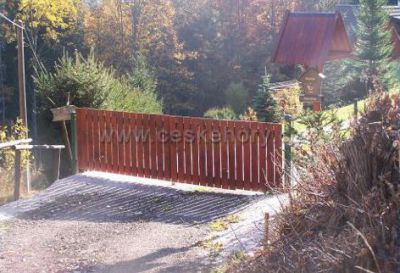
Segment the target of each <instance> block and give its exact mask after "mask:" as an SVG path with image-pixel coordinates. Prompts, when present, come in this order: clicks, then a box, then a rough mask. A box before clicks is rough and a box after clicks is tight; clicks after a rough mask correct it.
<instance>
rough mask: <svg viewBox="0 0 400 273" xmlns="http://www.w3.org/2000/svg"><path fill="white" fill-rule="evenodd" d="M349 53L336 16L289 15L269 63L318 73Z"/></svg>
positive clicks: (315, 14)
mask: <svg viewBox="0 0 400 273" xmlns="http://www.w3.org/2000/svg"><path fill="white" fill-rule="evenodd" d="M351 52H352V49H351V43H350V41H349V38H348V36H347V33H346V28H345V25H344V22H343V18H342V16H341V14H340V13H339V12H336V13H307V12H288V13H287V14H286V17H285V19H284V21H283V24H282V28H281V32H280V35H279V40H278V43H277V46H276V49H275V52H274V55H273V60H272V61H273V62H274V63H277V64H286V65H295V64H301V65H303V66H304V67H306V68H307V67H314V68H317V70H319V71H320V72H321V71H322V67H323V65H324V63H326V62H327V61H331V60H336V59H343V58H347V57H349V56H350V55H351Z"/></svg>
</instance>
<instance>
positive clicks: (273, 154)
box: [77, 108, 282, 191]
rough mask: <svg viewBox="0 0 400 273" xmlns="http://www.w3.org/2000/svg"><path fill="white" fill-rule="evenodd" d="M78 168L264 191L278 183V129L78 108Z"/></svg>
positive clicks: (236, 122)
mask: <svg viewBox="0 0 400 273" xmlns="http://www.w3.org/2000/svg"><path fill="white" fill-rule="evenodd" d="M77 133H78V141H77V142H78V166H79V169H81V170H96V171H104V172H111V173H119V174H127V175H135V176H143V177H149V178H157V179H163V180H171V181H176V182H183V183H189V184H195V185H203V186H211V187H218V188H226V189H244V190H256V191H266V190H268V189H270V188H272V187H280V186H281V184H282V125H281V124H275V123H261V122H244V121H221V120H211V119H203V118H189V117H177V116H167V115H149V114H136V113H121V112H112V111H103V110H93V109H86V108H78V109H77Z"/></svg>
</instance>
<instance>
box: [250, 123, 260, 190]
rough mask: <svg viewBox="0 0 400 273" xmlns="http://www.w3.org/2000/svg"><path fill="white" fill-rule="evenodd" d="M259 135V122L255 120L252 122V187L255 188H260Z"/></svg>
mask: <svg viewBox="0 0 400 273" xmlns="http://www.w3.org/2000/svg"><path fill="white" fill-rule="evenodd" d="M258 136H259V134H258V126H257V123H255V122H253V123H251V187H252V189H253V190H260V181H259V177H258V176H259V171H258V167H259V158H260V156H259V150H258Z"/></svg>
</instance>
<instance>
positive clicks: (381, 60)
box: [348, 0, 395, 95]
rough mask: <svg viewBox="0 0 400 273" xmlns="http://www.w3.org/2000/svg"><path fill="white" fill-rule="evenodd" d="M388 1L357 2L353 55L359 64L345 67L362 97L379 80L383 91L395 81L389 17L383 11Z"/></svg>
mask: <svg viewBox="0 0 400 273" xmlns="http://www.w3.org/2000/svg"><path fill="white" fill-rule="evenodd" d="M386 3H387V0H360V9H359V11H358V14H357V21H358V23H357V43H356V47H355V55H356V56H357V59H358V61H356V62H354V61H352V64H351V65H350V66H349V67H348V68H349V70H350V76H351V79H352V80H353V84H354V81H355V82H357V81H359V82H360V83H361V85H358V86H361V87H364V88H363V89H364V90H363V91H364V92H363V93H364V95H365V94H366V93H367V92H369V91H370V90H371V89H372V88H373V82H374V81H376V80H377V81H378V82H379V83H380V84H382V85H383V86H385V87H386V88H388V87H390V86H391V85H392V84H393V83H394V81H395V77H394V73H393V71H394V69H393V62H392V53H393V44H392V39H391V35H392V33H391V29H390V27H389V15H388V14H387V12H386V11H385V10H384V5H386Z"/></svg>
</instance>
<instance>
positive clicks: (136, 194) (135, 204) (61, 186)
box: [0, 175, 262, 224]
mask: <svg viewBox="0 0 400 273" xmlns="http://www.w3.org/2000/svg"><path fill="white" fill-rule="evenodd" d="M167 183H168V182H167ZM257 198H262V197H255V196H243V195H236V194H225V193H212V192H186V191H181V190H177V189H174V188H169V187H161V186H153V185H145V184H138V183H129V182H126V181H115V180H110V179H105V178H98V177H90V176H85V175H76V176H73V177H69V178H66V179H63V180H59V181H57V182H56V183H55V184H53V185H52V186H51V187H50V188H49V189H47V190H46V191H44V192H42V193H41V194H39V195H38V196H36V197H34V198H32V199H29V200H21V201H19V202H16V203H11V204H9V205H6V206H5V207H3V208H1V210H0V212H1V211H7V210H8V211H19V213H18V214H17V215H18V217H19V218H22V219H32V220H43V219H47V220H84V221H91V222H132V221H138V220H145V221H146V220H149V221H150V220H151V221H159V222H165V223H173V224H202V223H206V222H209V221H212V220H213V219H216V218H220V217H223V216H225V215H227V214H230V213H234V212H235V211H239V210H241V209H243V208H245V207H246V206H247V205H249V204H250V203H251V202H252V201H254V200H255V199H257Z"/></svg>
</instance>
